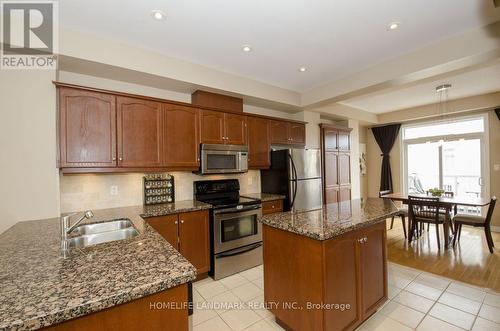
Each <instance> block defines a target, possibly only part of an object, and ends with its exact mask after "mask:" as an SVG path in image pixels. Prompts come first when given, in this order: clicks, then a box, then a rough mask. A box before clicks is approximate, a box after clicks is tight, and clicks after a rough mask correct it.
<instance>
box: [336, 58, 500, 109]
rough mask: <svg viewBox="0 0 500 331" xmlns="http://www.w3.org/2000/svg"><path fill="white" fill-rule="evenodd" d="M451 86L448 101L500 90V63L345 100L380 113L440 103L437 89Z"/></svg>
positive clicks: (359, 107) (357, 106)
mask: <svg viewBox="0 0 500 331" xmlns="http://www.w3.org/2000/svg"><path fill="white" fill-rule="evenodd" d="M445 83H446V84H451V85H452V87H451V89H450V90H449V92H448V98H449V100H452V99H459V98H465V97H469V96H473V95H480V94H486V93H491V92H496V91H500V63H499V61H496V64H494V65H491V66H487V67H481V68H477V69H474V70H469V71H466V72H461V73H459V74H451V75H443V77H440V78H438V79H435V78H433V79H427V80H425V81H419V82H418V83H416V84H409V85H406V86H400V87H398V88H395V89H388V90H382V91H378V92H375V93H371V94H367V95H363V96H360V97H356V98H351V99H347V100H344V101H342V102H341V103H342V104H344V105H347V106H350V107H355V108H358V109H362V110H366V111H369V112H371V113H376V114H381V113H386V112H391V111H396V110H400V109H406V108H412V107H417V106H422V105H427V104H432V103H437V102H438V101H439V95H438V93H437V92H436V86H439V85H442V84H445Z"/></svg>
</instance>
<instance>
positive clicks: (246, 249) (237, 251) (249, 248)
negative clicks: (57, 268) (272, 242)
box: [215, 242, 262, 259]
mask: <svg viewBox="0 0 500 331" xmlns="http://www.w3.org/2000/svg"><path fill="white" fill-rule="evenodd" d="M260 246H262V243H261V242H260V243H256V244H253V245H250V246H245V247H242V248H238V249H233V250H232V251H231V252H230V253H229V252H228V253H220V254H217V255H216V256H215V258H216V259H220V258H223V257H229V256H235V255H240V254H243V253H246V252H250V251H253V250H254V249H257V248H259V247H260Z"/></svg>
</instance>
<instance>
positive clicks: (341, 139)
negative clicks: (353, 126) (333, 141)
mask: <svg viewBox="0 0 500 331" xmlns="http://www.w3.org/2000/svg"><path fill="white" fill-rule="evenodd" d="M338 148H339V150H342V151H349V150H350V149H351V138H350V134H349V132H346V131H339V134H338Z"/></svg>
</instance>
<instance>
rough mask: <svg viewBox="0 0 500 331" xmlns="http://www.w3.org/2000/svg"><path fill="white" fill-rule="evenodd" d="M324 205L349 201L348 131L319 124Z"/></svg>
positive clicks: (347, 129)
mask: <svg viewBox="0 0 500 331" xmlns="http://www.w3.org/2000/svg"><path fill="white" fill-rule="evenodd" d="M320 128H321V153H322V172H323V178H324V181H323V192H324V193H323V201H324V203H325V204H328V203H336V202H340V201H345V200H350V199H351V153H350V136H349V135H350V129H349V128H344V127H338V126H333V125H328V124H320Z"/></svg>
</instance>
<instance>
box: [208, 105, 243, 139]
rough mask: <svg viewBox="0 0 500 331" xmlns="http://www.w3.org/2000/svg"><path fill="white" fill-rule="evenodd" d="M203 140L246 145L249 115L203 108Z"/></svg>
mask: <svg viewBox="0 0 500 331" xmlns="http://www.w3.org/2000/svg"><path fill="white" fill-rule="evenodd" d="M201 142H202V143H204V144H229V145H246V144H247V117H246V116H244V115H238V114H231V113H222V112H218V111H211V110H202V111H201Z"/></svg>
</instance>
